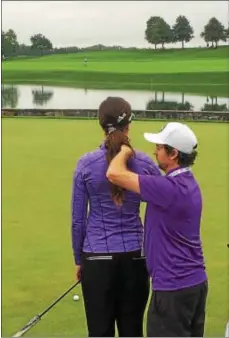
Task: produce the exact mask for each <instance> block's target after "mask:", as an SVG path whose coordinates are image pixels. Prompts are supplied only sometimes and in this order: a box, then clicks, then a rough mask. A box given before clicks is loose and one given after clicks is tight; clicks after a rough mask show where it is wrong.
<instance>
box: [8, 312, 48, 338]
mask: <svg viewBox="0 0 229 338" xmlns="http://www.w3.org/2000/svg"><path fill="white" fill-rule="evenodd" d="M40 319H41V318H40V316H39V315H37V316H35V317H33V318H32V319H31V320H30V321H29V322H28V323H27V324H26V325H25V326H24V327H23V328H22V329H21V330H19V331H18V332H16V333H15V334H14V335H13V336H12V337H15V338H16V337H22V336H23V335H24V334H25V333H26V332H27V331H29V330H30V329H31V328H32V327H33V326H34V325H35V324H37V323H38V322H39V321H40Z"/></svg>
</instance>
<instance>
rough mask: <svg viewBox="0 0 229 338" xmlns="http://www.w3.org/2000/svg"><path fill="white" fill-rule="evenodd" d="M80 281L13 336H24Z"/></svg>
mask: <svg viewBox="0 0 229 338" xmlns="http://www.w3.org/2000/svg"><path fill="white" fill-rule="evenodd" d="M79 283H80V280H79V281H77V282H76V283H75V284H73V285H72V286H71V287H70V288H69V289H68V290H67V291H65V293H63V294H62V295H61V296H60V297H59V298H57V299H56V300H55V301H54V302H53V303H52V304H51V305H49V307H47V309H46V310H44V311H43V312H42V313H41V314H38V315H36V316H35V317H33V318H32V319H31V320H30V321H29V322H28V323H27V324H26V325H25V326H24V327H23V328H22V329H21V330H19V331H17V332H16V333H15V334H14V335H13V336H12V337H22V336H23V335H24V334H25V333H26V332H27V331H29V330H30V329H31V328H32V327H33V326H34V325H36V324H37V323H38V322H39V321H40V320H41V318H42V317H43V316H44V315H45V314H46V313H47V312H48V311H49V310H50V309H51V308H52V307H53V306H54V305H56V303H58V302H59V301H60V300H61V299H62V298H64V297H65V296H66V295H67V294H68V293H69V292H70V291H71V290H72V289H74V287H75V286H76V285H78V284H79Z"/></svg>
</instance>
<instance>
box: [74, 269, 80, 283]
mask: <svg viewBox="0 0 229 338" xmlns="http://www.w3.org/2000/svg"><path fill="white" fill-rule="evenodd" d="M75 277H76V281H79V280H80V279H81V265H76V270H75Z"/></svg>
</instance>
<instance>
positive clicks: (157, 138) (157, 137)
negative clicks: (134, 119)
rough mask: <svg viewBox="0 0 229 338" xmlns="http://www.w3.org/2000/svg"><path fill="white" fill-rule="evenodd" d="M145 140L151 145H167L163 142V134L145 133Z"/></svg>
mask: <svg viewBox="0 0 229 338" xmlns="http://www.w3.org/2000/svg"><path fill="white" fill-rule="evenodd" d="M144 138H145V140H146V141H148V142H151V143H155V144H165V142H164V141H163V140H162V137H161V133H158V134H151V133H144Z"/></svg>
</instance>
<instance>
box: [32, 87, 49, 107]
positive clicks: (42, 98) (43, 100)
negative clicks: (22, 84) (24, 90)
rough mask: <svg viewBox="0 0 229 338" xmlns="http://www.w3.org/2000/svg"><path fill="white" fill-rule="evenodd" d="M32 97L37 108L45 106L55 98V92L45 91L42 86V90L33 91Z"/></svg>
mask: <svg viewBox="0 0 229 338" xmlns="http://www.w3.org/2000/svg"><path fill="white" fill-rule="evenodd" d="M32 95H33V103H34V104H35V105H36V106H44V105H45V104H47V102H48V101H49V100H50V99H51V98H52V97H53V91H47V90H44V87H43V86H42V88H41V90H37V89H35V90H32Z"/></svg>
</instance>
